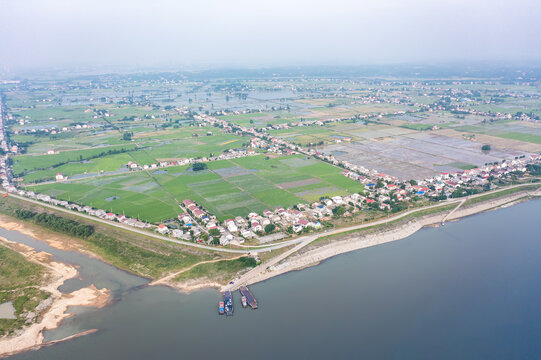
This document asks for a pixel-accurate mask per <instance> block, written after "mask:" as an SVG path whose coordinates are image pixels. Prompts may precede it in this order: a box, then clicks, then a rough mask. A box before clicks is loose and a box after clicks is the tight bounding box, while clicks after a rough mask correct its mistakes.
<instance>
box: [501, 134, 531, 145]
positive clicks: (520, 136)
mask: <svg viewBox="0 0 541 360" xmlns="http://www.w3.org/2000/svg"><path fill="white" fill-rule="evenodd" d="M497 136H498V137H501V138H504V139H513V140H519V141H525V142H530V143H534V144H541V136H539V135H535V134H524V133H519V132H509V133H505V134H501V135H497Z"/></svg>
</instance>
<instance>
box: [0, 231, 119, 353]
mask: <svg viewBox="0 0 541 360" xmlns="http://www.w3.org/2000/svg"><path fill="white" fill-rule="evenodd" d="M26 235H30V234H29V233H28V232H26ZM30 236H31V235H30ZM0 242H2V243H3V244H5V245H7V246H8V247H10V248H11V249H13V250H15V251H17V252H19V253H20V254H22V255H23V256H25V257H26V258H27V259H28V260H29V261H32V262H35V263H37V264H40V265H42V266H44V267H45V268H46V269H47V270H48V272H49V274H48V278H47V281H46V283H45V284H44V285H41V286H40V287H39V288H40V289H41V290H43V291H47V292H49V293H50V294H51V296H50V297H49V298H48V299H46V300H44V301H43V302H42V303H40V304H39V305H38V307H42V308H43V309H46V310H45V311H44V312H43V313H42V314H41V316H40V319H39V321H38V322H37V323H34V324H31V325H28V326H25V327H24V328H22V329H21V330H19V331H17V332H16V334H15V335H11V336H7V337H3V338H0V357H4V356H8V355H13V354H15V353H18V352H21V351H25V350H29V349H33V348H34V349H35V348H38V347H40V346H42V345H45V344H46V343H44V337H43V330H51V329H55V328H56V327H58V326H59V325H60V323H61V322H62V320H64V319H66V318H68V317H70V316H72V314H70V313H69V312H68V307H70V306H93V307H98V308H101V307H103V306H105V305H107V304H108V302H109V300H110V297H109V291H108V290H107V289H97V288H96V287H95V286H94V285H90V286H88V287H85V288H82V289H79V290H76V291H74V292H71V293H62V292H61V291H60V290H58V288H59V287H60V286H61V285H62V284H64V282H65V281H66V280H68V279H71V278H74V277H75V276H77V274H78V272H77V270H76V269H75V268H74V267H73V266H70V265H67V264H64V263H60V262H56V261H51V255H50V254H48V253H44V252H37V251H35V250H34V249H33V248H31V247H29V246H26V245H23V244H19V243H16V242H13V241H10V240H8V239H6V238H3V237H0Z"/></svg>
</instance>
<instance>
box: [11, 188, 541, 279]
mask: <svg viewBox="0 0 541 360" xmlns="http://www.w3.org/2000/svg"><path fill="white" fill-rule="evenodd" d="M531 185H532V184H531V183H528V184H519V185H513V186H509V187H505V188H501V189H497V190H493V191H489V192H484V193H481V194H477V195H472V196H470V197H469V199H474V198H477V197H480V196H484V195H487V194H493V193H497V192H500V191H505V190H507V189H512V188H517V187H524V186H531ZM9 196H11V197H14V198H16V199H20V200H23V201H27V202H30V203H34V204H37V205H40V206H44V207H48V208H51V209H54V210H57V211H61V212H65V213H68V214H72V215H75V216H80V217H83V218H86V219H90V220H92V221H97V222H100V223H103V224H107V225H110V226H114V227H117V228H121V229H124V230H128V231H133V232H135V233H138V234H142V235H146V236H150V237H153V238H156V239H159V240H163V241H168V242H171V243H175V244H180V245H185V246H191V247H194V248H199V249H205V250H211V251H219V252H225V253H234V254H246V253H248V252H250V251H259V252H261V251H272V250H277V249H281V248H283V247H287V246H291V245H301V246H300V247H299V249H300V248H301V247H303V246H305V245H307V244H309V243H311V242H312V241H314V240H316V239H318V238H320V237H322V236H328V235H337V234H340V233H344V232H348V231H352V230H359V229H363V228H367V227H370V226H374V225H381V224H385V223H388V222H391V221H395V220H399V219H402V218H404V217H407V216H409V215H411V214H414V213H416V212H418V211H424V210H427V209H433V208H436V207H440V206H445V205H449V204H455V203H460V202H464V199H451V200H445V201H442V202H439V203H437V204H435V205H430V206H425V207H422V208H416V209H412V210H409V211H406V212H403V213H401V214H398V215H395V216H392V217H388V218H383V219H380V220H377V221H372V222H368V223H363V224H358V225H352V226H348V227H344V228H339V229H334V230H330V231H327V232H324V233H317V234H311V235H307V236H301V237H299V238H295V239H291V240H286V241H283V242H279V243H276V244H269V245H268V247H265V248H257V249H251V250H250V249H244V250H242V249H229V248H222V247H215V246H210V245H204V244H198V243H193V242H189V241H184V240H177V239H173V238H169V237H166V236H162V235H159V234H156V233H153V232H150V231H147V230H141V229H137V228H133V227H131V226H128V225H124V224H121V223H117V222H113V221H109V220H104V219H100V218H98V217H95V216H90V215H87V214H82V213H80V212H76V211H72V210H68V209H65V208H63V207H60V206H55V205H50V204H47V203H44V202H41V201H38V200H33V199H28V198H26V197H23V196H19V195H16V194H9ZM295 249H296V248H293V249H290V250H288V251H287V252H285V253H284V254H286V253H289V252H290V251H291V253H293V252H295V251H296V250H295ZM293 250H295V251H293ZM284 254H281V255H280V256H278V260H277V261H276V262H278V261H280V260H281V258H283V257H282V256H283V255H284ZM276 262H274V259H272V260H270V261H269V262H266V263H265V264H264V265H265V267H267V266H271V265H272V264H273V263H276ZM258 268H259V266H258V267H256V268H254V269H253V270H256V269H258ZM253 270H252V271H253Z"/></svg>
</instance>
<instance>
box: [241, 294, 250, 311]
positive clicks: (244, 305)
mask: <svg viewBox="0 0 541 360" xmlns="http://www.w3.org/2000/svg"><path fill="white" fill-rule="evenodd" d="M240 301H241V302H242V307H244V308H245V307H246V306H248V303H247V302H246V296H243V297H241V298H240Z"/></svg>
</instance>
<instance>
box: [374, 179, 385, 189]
mask: <svg viewBox="0 0 541 360" xmlns="http://www.w3.org/2000/svg"><path fill="white" fill-rule="evenodd" d="M384 186H385V183H384V182H383V180H381V179H378V182H377V183H376V189H379V188H382V187H384Z"/></svg>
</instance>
